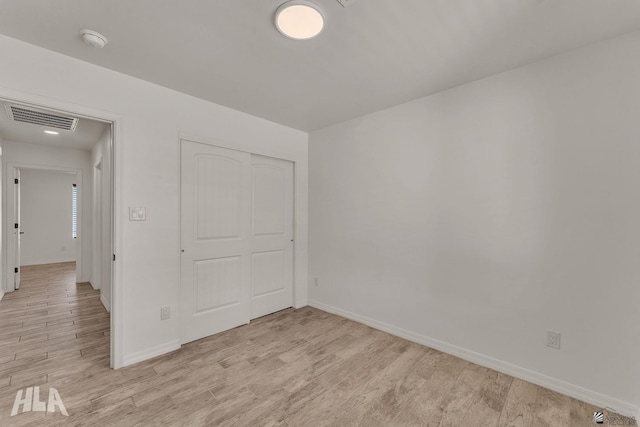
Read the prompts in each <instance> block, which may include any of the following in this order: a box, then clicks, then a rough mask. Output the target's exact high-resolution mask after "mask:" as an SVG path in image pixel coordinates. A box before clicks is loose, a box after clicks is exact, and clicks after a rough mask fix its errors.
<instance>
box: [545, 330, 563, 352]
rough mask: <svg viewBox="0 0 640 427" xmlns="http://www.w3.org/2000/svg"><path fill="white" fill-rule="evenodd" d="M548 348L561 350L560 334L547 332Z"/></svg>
mask: <svg viewBox="0 0 640 427" xmlns="http://www.w3.org/2000/svg"><path fill="white" fill-rule="evenodd" d="M547 347H551V348H555V349H558V350H560V332H554V331H547Z"/></svg>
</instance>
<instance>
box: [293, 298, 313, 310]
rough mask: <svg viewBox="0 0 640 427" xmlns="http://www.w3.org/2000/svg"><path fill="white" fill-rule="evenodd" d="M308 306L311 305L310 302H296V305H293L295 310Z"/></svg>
mask: <svg viewBox="0 0 640 427" xmlns="http://www.w3.org/2000/svg"><path fill="white" fill-rule="evenodd" d="M308 305H309V302H308V301H307V300H300V301H296V302H295V304H294V305H293V308H295V309H298V308H302V307H306V306H308Z"/></svg>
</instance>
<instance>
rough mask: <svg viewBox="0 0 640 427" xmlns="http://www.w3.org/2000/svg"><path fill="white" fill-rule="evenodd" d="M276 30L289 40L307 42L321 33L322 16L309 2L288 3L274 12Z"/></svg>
mask: <svg viewBox="0 0 640 427" xmlns="http://www.w3.org/2000/svg"><path fill="white" fill-rule="evenodd" d="M276 28H278V31H280V32H281V33H282V34H283V35H285V36H287V37H289V38H291V39H294V40H308V39H311V38H313V37H315V36H317V35H318V34H320V33H321V32H322V29H323V28H324V14H323V13H322V11H321V10H320V8H319V7H318V6H317V5H315V4H314V3H312V2H310V1H304V0H293V1H288V2H286V3H283V4H282V5H280V7H279V8H278V10H277V11H276Z"/></svg>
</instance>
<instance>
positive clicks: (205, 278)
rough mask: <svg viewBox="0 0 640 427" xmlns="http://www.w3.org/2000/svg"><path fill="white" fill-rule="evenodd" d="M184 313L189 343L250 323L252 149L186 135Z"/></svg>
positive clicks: (184, 339) (184, 338) (183, 174)
mask: <svg viewBox="0 0 640 427" xmlns="http://www.w3.org/2000/svg"><path fill="white" fill-rule="evenodd" d="M181 151H182V152H181V154H182V157H181V163H182V164H181V247H182V255H181V257H182V258H181V269H182V272H181V286H182V289H181V310H180V311H181V315H182V322H181V325H182V334H181V335H182V342H183V343H187V342H190V341H194V340H197V339H199V338H202V337H206V336H209V335H212V334H215V333H218V332H221V331H224V330H227V329H231V328H233V327H236V326H239V325H242V324H246V323H249V318H250V304H251V290H250V289H251V281H252V272H251V269H252V261H253V259H252V253H251V242H252V237H251V196H252V194H251V169H252V165H251V155H250V154H248V153H243V152H240V151H235V150H227V149H223V148H218V147H213V146H210V145H205V144H198V143H194V142H190V141H182V146H181Z"/></svg>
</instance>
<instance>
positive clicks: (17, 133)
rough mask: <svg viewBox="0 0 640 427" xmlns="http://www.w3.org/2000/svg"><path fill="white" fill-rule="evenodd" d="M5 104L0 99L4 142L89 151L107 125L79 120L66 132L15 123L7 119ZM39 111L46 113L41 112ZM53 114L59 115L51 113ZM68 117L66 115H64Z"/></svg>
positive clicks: (1, 129)
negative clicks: (52, 132)
mask: <svg viewBox="0 0 640 427" xmlns="http://www.w3.org/2000/svg"><path fill="white" fill-rule="evenodd" d="M6 105H7V102H4V101H2V100H1V99H0V138H2V140H4V141H13V142H26V143H29V144H37V145H45V146H48V147H57V148H73V149H76V150H85V151H87V150H91V148H93V146H94V145H96V142H98V139H99V138H100V136H101V135H102V133H103V132H104V131H105V129H106V128H107V126H109V124H107V123H104V122H99V121H96V120H90V119H85V118H80V119H79V120H78V124H77V125H76V128H75V130H73V131H66V130H62V129H57V128H51V127H45V126H40V125H35V124H30V123H23V122H16V121H13V120H11V119H10V118H9V114H8V113H7V110H6V108H5V106H6ZM13 105H19V104H15V103H14V104H13ZM40 110H41V111H47V110H42V109H40ZM51 113H53V114H59V113H56V112H53V111H52V112H51ZM64 115H65V116H68V114H64ZM45 130H53V131H56V132H58V133H59V134H58V135H48V134H46V133H44V131H45Z"/></svg>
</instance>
